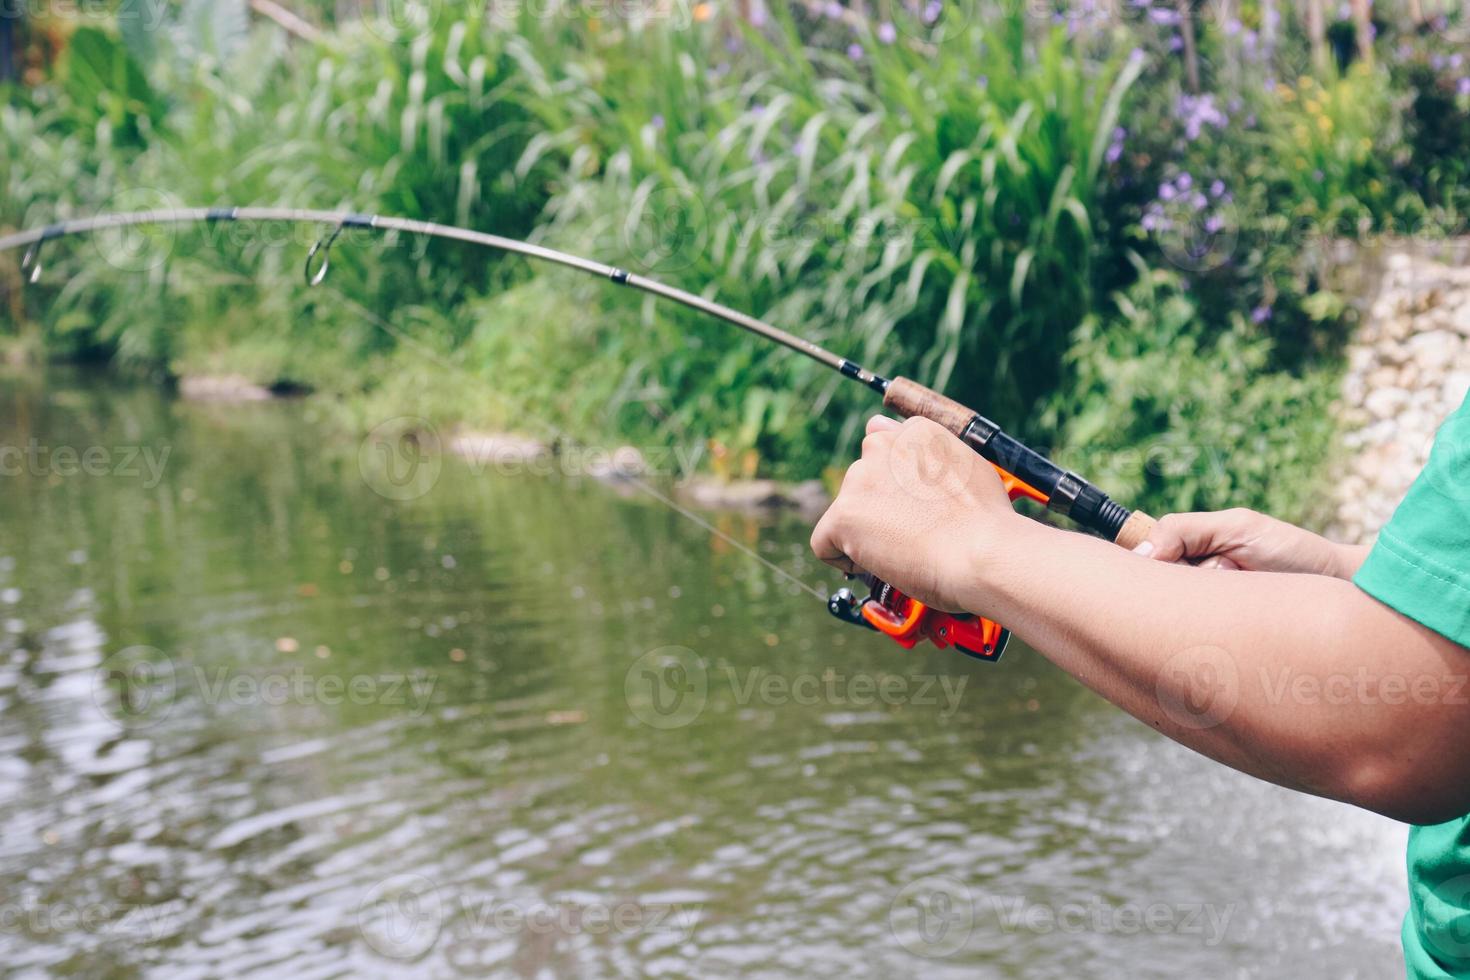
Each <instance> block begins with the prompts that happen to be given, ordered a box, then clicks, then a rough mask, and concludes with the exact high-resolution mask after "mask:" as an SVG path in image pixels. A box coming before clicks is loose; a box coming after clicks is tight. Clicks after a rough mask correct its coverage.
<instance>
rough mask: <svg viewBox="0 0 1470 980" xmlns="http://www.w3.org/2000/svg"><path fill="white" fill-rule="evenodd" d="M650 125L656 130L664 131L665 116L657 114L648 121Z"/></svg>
mask: <svg viewBox="0 0 1470 980" xmlns="http://www.w3.org/2000/svg"><path fill="white" fill-rule="evenodd" d="M648 124H649V125H650V126H652V127H653V128H654V129H663V128H664V117H663V115H662V114H661V113H655V114H654V116H653V118H652V119H650V120H648Z"/></svg>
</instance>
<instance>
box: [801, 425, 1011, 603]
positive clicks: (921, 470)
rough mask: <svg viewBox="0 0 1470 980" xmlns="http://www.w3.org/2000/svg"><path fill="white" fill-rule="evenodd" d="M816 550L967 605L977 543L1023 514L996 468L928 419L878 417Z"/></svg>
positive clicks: (837, 562) (820, 529) (819, 530)
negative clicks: (900, 419) (1013, 505)
mask: <svg viewBox="0 0 1470 980" xmlns="http://www.w3.org/2000/svg"><path fill="white" fill-rule="evenodd" d="M867 431H868V434H867V436H866V438H864V439H863V449H862V457H861V458H860V459H858V460H857V461H856V462H854V463H853V464H852V465H851V466H850V467H848V470H847V475H846V476H845V477H843V480H842V489H841V490H840V491H839V492H838V494H837V499H836V500H834V501H832V506H831V507H829V508H828V509H827V513H826V514H824V515H822V519H821V520H820V521H818V522H817V526H816V529H815V530H813V531H812V551H813V552H814V553H815V554H816V556H817V557H818V558H820V559H822V560H823V561H825V562H826V563H827V564H829V565H832V566H834V567H836V568H840V569H842V570H843V571H845V572H863V571H867V572H872V573H873V574H874V575H877V576H878V577H879V578H881V579H883V580H884V581H885V582H888V583H890V584H891V585H893V586H894V587H896V588H897V589H898V590H899V591H901V592H903V593H905V594H906V595H909V596H912V597H914V598H915V599H918V600H919V601H921V602H924V603H926V604H928V605H932V606H934V607H935V608H938V609H945V610H950V611H956V612H959V611H967V610H965V608H964V607H965V600H964V599H963V598H962V596H963V595H964V594H965V593H966V591H967V589H968V588H969V587H970V586H972V585H973V583H971V582H969V578H970V577H971V575H972V573H973V569H974V567H975V565H974V562H975V560H976V557H977V549H979V548H982V547H983V546H984V545H985V544H986V543H987V542H988V541H991V540H993V537H994V536H995V534H996V533H997V531H998V530H999V529H1000V528H1002V527H1003V526H1004V525H1005V522H1006V521H1007V520H1019V519H1020V518H1018V517H1017V515H1016V512H1015V511H1014V510H1012V509H1011V504H1010V499H1009V498H1008V497H1007V496H1006V492H1005V489H1004V488H1003V487H1002V486H1001V482H1000V476H999V475H998V474H997V473H996V472H995V468H994V467H993V466H991V465H990V464H989V463H987V462H986V461H985V460H983V459H981V458H980V457H979V456H978V455H976V454H975V452H974V451H973V450H972V449H970V447H968V446H966V445H965V444H964V443H962V442H960V440H958V439H956V438H955V437H954V436H953V435H952V434H950V433H949V432H948V431H947V430H946V429H944V428H943V427H942V426H940V425H938V424H937V423H934V422H931V421H929V420H928V419H923V418H912V419H909V420H907V421H906V422H902V423H899V422H897V421H895V420H893V419H890V418H886V417H884V416H875V417H873V418H872V419H869V420H868V430H867Z"/></svg>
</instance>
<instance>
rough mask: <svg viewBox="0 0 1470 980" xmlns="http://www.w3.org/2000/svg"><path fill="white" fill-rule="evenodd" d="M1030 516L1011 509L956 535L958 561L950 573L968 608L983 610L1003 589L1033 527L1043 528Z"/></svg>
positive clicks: (952, 552)
mask: <svg viewBox="0 0 1470 980" xmlns="http://www.w3.org/2000/svg"><path fill="white" fill-rule="evenodd" d="M1040 527H1041V525H1039V524H1037V523H1036V522H1035V521H1034V520H1032V519H1031V518H1029V517H1025V516H1024V515H1022V514H1020V513H1017V512H1016V511H1014V510H1011V509H1010V508H1009V507H1007V508H1005V509H1004V510H1003V511H1001V512H999V513H996V514H994V515H993V516H987V518H986V519H985V520H984V521H978V522H976V524H975V525H974V526H972V527H970V528H967V529H966V531H965V533H964V534H963V536H961V537H958V538H956V539H954V543H955V544H958V545H959V546H958V547H953V548H951V549H950V553H951V554H952V555H953V558H954V561H953V563H952V565H951V566H950V571H949V573H948V574H951V575H953V576H954V578H953V579H952V581H954V582H955V589H954V592H955V594H956V595H957V596H958V598H959V599H960V603H959V605H960V607H961V608H962V609H964V610H965V611H966V612H983V611H984V608H985V607H986V606H987V605H988V604H989V600H990V599H991V598H992V597H993V596H995V595H996V593H997V592H998V591H999V586H1000V583H1001V581H1002V580H1003V578H1004V576H1005V568H1006V567H1007V565H1008V564H1010V563H1011V561H1012V560H1013V559H1014V556H1015V555H1016V554H1018V553H1019V550H1020V549H1021V548H1023V547H1025V546H1024V545H1023V544H1022V543H1021V542H1022V539H1024V538H1025V536H1026V533H1027V532H1028V531H1030V530H1034V529H1037V528H1040Z"/></svg>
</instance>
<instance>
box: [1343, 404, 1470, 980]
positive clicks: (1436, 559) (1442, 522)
mask: <svg viewBox="0 0 1470 980" xmlns="http://www.w3.org/2000/svg"><path fill="white" fill-rule="evenodd" d="M1353 581H1354V582H1355V583H1357V585H1358V587H1359V588H1361V589H1362V590H1363V591H1364V592H1367V593H1368V594H1369V595H1371V596H1373V597H1374V598H1375V599H1378V600H1379V601H1380V602H1383V603H1385V604H1387V605H1389V606H1391V607H1393V608H1394V609H1396V610H1398V611H1399V612H1401V613H1403V614H1404V615H1405V616H1408V617H1409V618H1410V619H1413V620H1416V621H1417V622H1420V623H1423V624H1424V625H1425V626H1428V627H1429V628H1430V629H1432V630H1434V631H1435V632H1437V633H1441V634H1443V635H1444V636H1446V637H1448V638H1449V639H1451V640H1454V641H1455V642H1456V643H1459V644H1460V645H1461V646H1470V398H1467V399H1466V401H1465V404H1463V405H1461V406H1460V408H1459V410H1458V411H1456V412H1455V413H1454V414H1453V415H1451V416H1450V417H1449V418H1448V419H1446V420H1445V422H1444V424H1443V425H1441V426H1440V429H1439V433H1438V434H1437V435H1436V436H1435V439H1434V447H1433V449H1432V450H1431V451H1430V454H1429V463H1428V465H1426V466H1425V467H1424V471H1423V472H1422V473H1420V474H1419V477H1418V479H1417V480H1415V481H1414V485H1413V486H1412V487H1410V488H1409V492H1408V494H1407V496H1405V497H1404V501H1403V503H1401V504H1399V507H1398V510H1396V511H1394V515H1393V518H1392V519H1391V520H1390V521H1389V522H1388V524H1387V526H1385V527H1384V529H1383V532H1382V533H1381V534H1380V535H1379V536H1378V543H1377V544H1375V545H1374V547H1373V550H1372V551H1370V552H1369V554H1368V559H1367V560H1366V561H1365V562H1364V563H1363V567H1362V568H1360V569H1359V570H1358V574H1357V575H1356V576H1355V577H1354V579H1353ZM1466 669H1467V670H1470V654H1467V657H1466ZM1466 710H1470V708H1467V709H1466ZM1446 748H1448V746H1446ZM1408 863H1409V914H1408V915H1407V916H1405V917H1404V929H1403V942H1404V962H1405V965H1406V967H1407V970H1408V975H1409V976H1410V977H1411V978H1418V980H1429V978H1449V977H1465V976H1470V815H1466V816H1463V817H1458V818H1456V819H1454V820H1450V821H1448V822H1447V823H1442V824H1436V825H1434V826H1432V827H1413V828H1411V829H1410V831H1409V855H1408Z"/></svg>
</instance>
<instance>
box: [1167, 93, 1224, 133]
mask: <svg viewBox="0 0 1470 980" xmlns="http://www.w3.org/2000/svg"><path fill="white" fill-rule="evenodd" d="M1174 114H1175V115H1176V116H1178V117H1179V119H1180V120H1181V121H1182V122H1183V123H1184V136H1185V138H1186V139H1188V140H1189V141H1190V142H1191V143H1192V142H1194V141H1195V140H1197V139H1199V137H1200V134H1201V133H1202V132H1204V129H1205V127H1206V126H1213V127H1214V128H1216V129H1224V128H1225V127H1226V126H1227V125H1228V124H1229V122H1230V117H1229V116H1227V115H1226V114H1225V113H1224V112H1223V111H1221V109H1220V107H1219V106H1217V105H1215V97H1214V96H1213V95H1181V96H1180V97H1179V102H1178V104H1177V105H1176V106H1175V109H1174Z"/></svg>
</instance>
